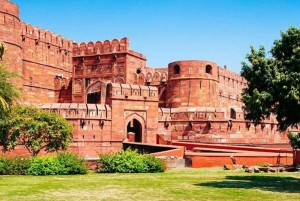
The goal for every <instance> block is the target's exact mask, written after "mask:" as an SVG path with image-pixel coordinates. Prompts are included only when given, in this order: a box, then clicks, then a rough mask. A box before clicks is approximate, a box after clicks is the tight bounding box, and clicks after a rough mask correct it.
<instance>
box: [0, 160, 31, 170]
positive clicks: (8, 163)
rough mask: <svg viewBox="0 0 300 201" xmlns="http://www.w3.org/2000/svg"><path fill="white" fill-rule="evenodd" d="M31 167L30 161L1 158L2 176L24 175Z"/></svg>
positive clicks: (0, 168)
mask: <svg viewBox="0 0 300 201" xmlns="http://www.w3.org/2000/svg"><path fill="white" fill-rule="evenodd" d="M29 166H30V159H28V158H21V157H20V156H17V157H15V158H9V157H0V174H1V175H23V174H25V172H26V169H28V168H29Z"/></svg>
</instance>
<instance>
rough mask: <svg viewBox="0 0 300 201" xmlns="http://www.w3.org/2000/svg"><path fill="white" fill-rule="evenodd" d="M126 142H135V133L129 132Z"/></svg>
mask: <svg viewBox="0 0 300 201" xmlns="http://www.w3.org/2000/svg"><path fill="white" fill-rule="evenodd" d="M127 138H128V142H135V133H133V132H129V133H127Z"/></svg>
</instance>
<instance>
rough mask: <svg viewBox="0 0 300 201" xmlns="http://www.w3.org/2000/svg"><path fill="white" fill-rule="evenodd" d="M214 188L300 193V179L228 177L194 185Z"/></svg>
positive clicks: (261, 176)
mask: <svg viewBox="0 0 300 201" xmlns="http://www.w3.org/2000/svg"><path fill="white" fill-rule="evenodd" d="M194 185H195V186H206V187H214V188H237V189H238V188H244V189H261V190H265V191H274V192H285V193H300V178H295V177H285V176H263V175H251V176H226V178H225V180H222V181H210V182H203V183H198V184H194Z"/></svg>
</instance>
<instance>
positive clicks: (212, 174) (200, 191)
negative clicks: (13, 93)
mask: <svg viewBox="0 0 300 201" xmlns="http://www.w3.org/2000/svg"><path fill="white" fill-rule="evenodd" d="M0 200H10V201H14V200H17V201H20V200H25V201H27V200H55V201H56V200H59V201H60V200H80V201H85V200H93V201H96V200H142V201H146V200H151V201H152V200H174V201H178V200H214V201H215V200H216V201H218V200H222V201H224V200H230V201H233V200H239V201H248V200H249V201H251V200H253V201H254V200H255V201H257V200H264V201H267V200H271V201H277V200H283V201H286V200H300V173H299V172H294V173H257V174H256V173H252V174H249V173H244V172H243V171H240V170H238V171H236V170H234V171H225V170H222V168H205V169H184V170H171V171H167V172H165V173H156V174H96V173H89V174H87V175H75V176H74V175H73V176H0Z"/></svg>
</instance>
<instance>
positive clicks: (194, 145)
mask: <svg viewBox="0 0 300 201" xmlns="http://www.w3.org/2000/svg"><path fill="white" fill-rule="evenodd" d="M172 145H176V146H185V147H186V149H187V150H193V149H194V148H207V149H212V150H213V149H218V150H221V149H224V150H237V151H238V150H240V151H258V152H270V153H293V151H292V148H290V149H287V148H283V149H281V148H264V147H252V146H233V145H227V144H204V143H192V142H178V141H175V142H172Z"/></svg>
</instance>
